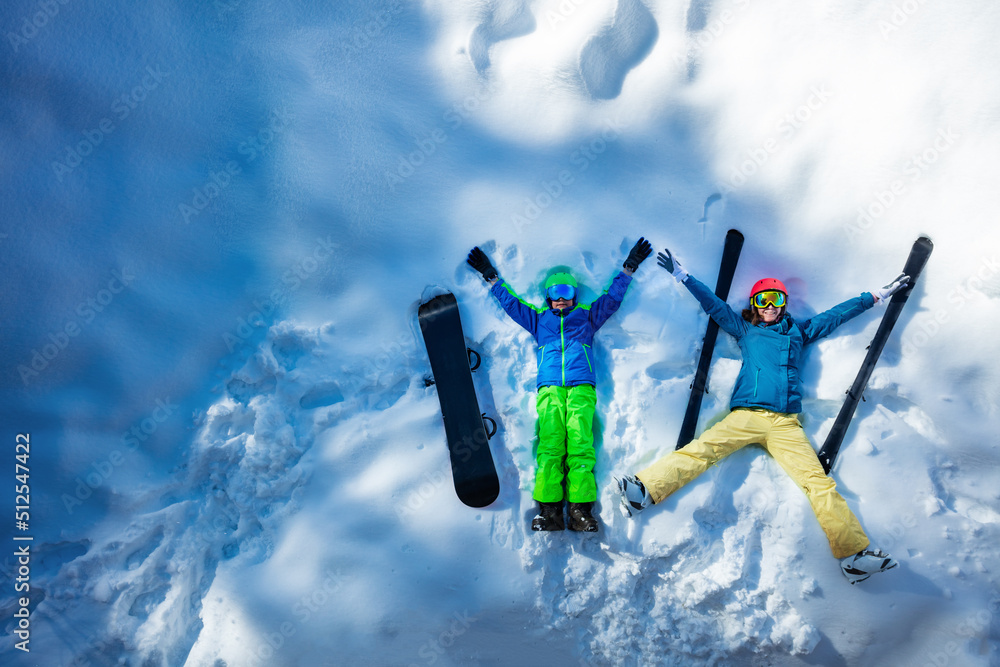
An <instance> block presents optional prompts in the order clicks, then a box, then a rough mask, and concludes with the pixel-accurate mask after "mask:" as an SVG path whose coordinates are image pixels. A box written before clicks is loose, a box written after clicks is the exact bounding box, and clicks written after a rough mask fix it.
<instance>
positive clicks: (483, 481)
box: [417, 292, 500, 507]
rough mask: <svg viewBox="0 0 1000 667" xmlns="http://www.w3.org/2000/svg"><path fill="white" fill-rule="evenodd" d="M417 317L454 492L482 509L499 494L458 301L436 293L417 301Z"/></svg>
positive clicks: (488, 432) (494, 427)
mask: <svg viewBox="0 0 1000 667" xmlns="http://www.w3.org/2000/svg"><path fill="white" fill-rule="evenodd" d="M417 315H418V318H419V320H420V331H421V333H422V334H423V337H424V344H425V345H426V346H427V356H428V358H429V359H430V362H431V372H432V373H433V375H434V379H433V381H432V382H429V383H428V386H430V385H431V384H433V386H434V387H435V389H436V390H437V395H438V400H439V401H440V402H441V417H442V419H443V420H444V432H445V438H446V439H447V442H448V452H449V456H450V458H451V473H452V478H453V480H454V483H455V493H456V494H458V498H459V500H461V501H462V502H463V503H465V504H466V505H468V506H469V507H485V506H487V505H489V504H490V503H492V502H493V501H494V500H496V499H497V497H498V496H499V495H500V480H499V479H498V477H497V471H496V467H495V466H494V464H493V455H492V454H491V453H490V445H489V439H490V436H492V435H493V432H495V431H496V423H495V422H494V421H493V420H492V419H490V418H489V417H487V416H486V415H485V414H483V413H482V412H480V411H479V401H478V399H477V398H476V388H475V385H474V384H473V382H472V370H473V369H470V367H469V366H470V362H471V358H470V354H473V351H472V350H469V349H468V348H467V347H466V345H465V334H464V333H463V331H462V320H461V319H460V318H459V316H458V302H457V301H456V299H455V295H454V294H452V293H451V292H448V293H445V294H441V295H439V296H436V297H434V298H432V299H430V300H429V301H427V302H426V303H422V304H420V307H419V308H418V309H417ZM477 358H478V355H477ZM473 365H474V367H478V365H479V362H478V359H477V361H476V362H475V363H474V364H473ZM487 421H489V422H490V423H491V425H492V429H490V428H488V427H487V426H486V422H487Z"/></svg>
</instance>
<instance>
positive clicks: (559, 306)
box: [549, 299, 573, 310]
mask: <svg viewBox="0 0 1000 667" xmlns="http://www.w3.org/2000/svg"><path fill="white" fill-rule="evenodd" d="M549 302H550V303H551V304H552V307H553V308H555V309H556V310H566V309H567V308H569V307H570V306H572V305H573V302H572V301H569V300H567V299H556V300H554V301H552V300H550V301H549Z"/></svg>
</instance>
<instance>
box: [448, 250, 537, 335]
mask: <svg viewBox="0 0 1000 667" xmlns="http://www.w3.org/2000/svg"><path fill="white" fill-rule="evenodd" d="M465 261H466V262H468V263H469V266H471V267H472V268H474V269H475V270H476V271H478V272H479V273H481V274H482V276H483V279H484V280H486V281H487V282H489V284H490V293H491V294H492V295H493V296H494V297H495V298H496V300H497V301H498V302H499V303H500V307H501V308H503V309H504V312H506V313H507V315H508V316H510V318H511V319H512V320H514V321H515V322H517V323H518V324H520V325H521V326H522V327H524V328H525V329H526V330H527V331H528V332H529V333H531V335H533V336H534V335H535V333H536V332H537V330H538V312H539V311H538V309H537V308H535V307H534V306H532V305H531V304H529V303H527V302H525V301H522V300H521V299H520V297H518V296H517V294H515V293H514V290H513V289H512V288H511V287H510V286H509V285H508V284H507V283H506V282H504V281H502V280H500V276H499V275H498V274H497V270H496V268H494V266H493V263H492V262H490V258H489V257H487V256H486V253H485V252H483V251H482V250H481V249H480V248H479V246H476V247H475V248H473V249H472V250H471V251H470V252H469V257H468V258H467V259H466V260H465Z"/></svg>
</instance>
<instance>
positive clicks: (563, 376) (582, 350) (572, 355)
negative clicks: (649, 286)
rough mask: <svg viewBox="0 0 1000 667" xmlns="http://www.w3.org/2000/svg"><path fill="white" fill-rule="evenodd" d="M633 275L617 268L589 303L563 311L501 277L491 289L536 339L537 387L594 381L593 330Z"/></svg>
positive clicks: (608, 314)
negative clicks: (528, 297) (527, 297)
mask: <svg viewBox="0 0 1000 667" xmlns="http://www.w3.org/2000/svg"><path fill="white" fill-rule="evenodd" d="M631 282H632V277H631V276H629V275H626V274H625V273H624V272H619V273H618V275H617V276H615V278H614V280H612V281H611V285H610V287H608V289H607V290H605V292H604V293H603V294H601V296H599V297H598V298H597V300H595V301H594V302H593V303H590V304H586V305H584V304H579V303H578V304H577V305H576V306H575V307H574V308H573V309H572V310H570V311H569V312H568V313H566V314H565V315H560V314H559V312H558V311H556V310H554V309H551V308H539V307H538V306H534V305H532V304H530V303H527V302H526V301H524V300H522V299H521V298H520V297H518V296H517V294H516V293H515V292H514V290H513V289H512V288H511V287H510V285H508V284H507V283H506V282H505V281H504V280H502V279H501V280H498V281H497V282H496V283H494V285H493V287H492V288H491V289H490V292H492V294H493V296H495V297H496V299H497V301H499V302H500V307H501V308H503V309H504V312H506V313H507V314H508V315H509V316H510V318H511V319H512V320H514V321H515V322H517V323H518V324H520V325H521V326H522V327H524V328H525V329H526V330H527V331H528V333H530V334H531V335H532V336H534V337H535V341H536V342H537V343H538V352H537V356H538V388H539V389H541V388H542V387H547V386H551V385H556V386H560V387H575V386H577V385H582V384H589V385H594V384H596V380H597V376H596V374H595V373H594V358H593V352H592V349H591V348H592V347H593V344H594V333H595V332H597V330H598V329H600V328H601V326H603V325H604V323H605V322H606V321H607V320H608V318H609V317H611V316H612V315H614V313H615V311H617V310H618V307H619V306H621V304H622V299H623V298H624V297H625V290H626V289H628V286H629V284H630V283H631Z"/></svg>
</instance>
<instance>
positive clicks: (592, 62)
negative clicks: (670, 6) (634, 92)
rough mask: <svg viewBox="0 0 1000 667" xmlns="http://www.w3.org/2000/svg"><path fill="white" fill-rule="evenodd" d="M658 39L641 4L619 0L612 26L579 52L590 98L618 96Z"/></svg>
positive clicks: (648, 14)
mask: <svg viewBox="0 0 1000 667" xmlns="http://www.w3.org/2000/svg"><path fill="white" fill-rule="evenodd" d="M658 36H659V29H658V28H657V26H656V20H655V19H654V18H653V14H652V13H651V12H650V11H649V9H648V8H647V7H646V6H645V5H644V4H642V2H640V1H639V0H619V2H618V7H617V8H616V9H615V15H614V19H613V20H612V22H611V24H610V25H608V26H606V27H605V28H604V29H603V30H601V32H600V33H598V34H597V35H594V36H593V37H591V38H590V39H589V40H587V43H586V44H584V45H583V49H582V50H581V51H580V75H581V76H582V77H583V82H584V85H585V86H586V87H587V92H588V93H589V94H590V96H591V97H592V98H594V99H597V100H610V99H613V98H615V97H618V95H620V94H621V92H622V86H623V85H624V83H625V77H626V76H628V73H629V72H630V71H631V70H632V69H633V68H635V67H636V66H637V65H638V64H639V63H641V62H642V61H643V60H644V59H645V58H646V56H648V55H649V52H650V51H652V50H653V45H654V44H655V43H656V39H657V37H658Z"/></svg>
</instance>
